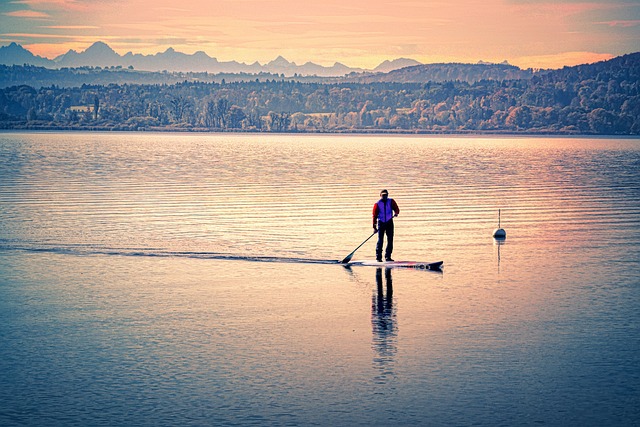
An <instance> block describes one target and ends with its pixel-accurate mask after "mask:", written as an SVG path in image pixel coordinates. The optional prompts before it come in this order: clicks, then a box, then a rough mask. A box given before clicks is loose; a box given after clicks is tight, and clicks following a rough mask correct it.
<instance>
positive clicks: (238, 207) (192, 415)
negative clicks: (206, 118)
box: [0, 133, 640, 426]
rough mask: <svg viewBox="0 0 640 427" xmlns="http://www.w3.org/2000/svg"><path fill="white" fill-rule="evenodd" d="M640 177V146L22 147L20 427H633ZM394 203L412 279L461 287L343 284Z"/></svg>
mask: <svg viewBox="0 0 640 427" xmlns="http://www.w3.org/2000/svg"><path fill="white" fill-rule="evenodd" d="M639 167H640V144H639V143H638V140H637V139H606V138H600V139H590V138H540V137H538V138H525V137H522V138H515V137H499V138H495V137H402V136H336V135H332V136H312V135H243V134H232V135H225V134H213V135H212V134H206V135H183V134H149V133H142V134H133V133H131V134H129V133H126V134H94V133H38V134H33V133H2V134H0V224H1V227H0V341H1V342H2V345H0V424H2V425H24V424H27V425H104V424H107V425H159V424H162V425H171V424H180V425H189V424H192V425H389V424H394V425H468V424H479V425H492V426H493V425H531V424H545V425H634V424H637V422H638V419H640V410H638V408H639V407H640V398H639V396H640V390H639V388H640V331H639V323H640V309H639V307H640V304H639V303H640V283H639V281H638V278H639V277H640V262H639V260H640V204H639V203H638V200H640V173H639V172H638V171H639V170H640V168H639ZM382 188H387V189H388V190H389V193H390V196H391V197H392V198H395V199H396V200H397V202H398V204H399V206H400V210H401V212H400V216H399V218H398V219H397V220H396V249H395V251H394V258H395V259H396V260H419V261H438V260H443V261H444V265H445V269H444V272H443V273H433V272H425V271H415V270H405V269H393V270H386V271H385V270H377V269H375V268H370V267H353V268H352V269H346V268H344V267H342V266H341V265H337V264H336V263H335V261H337V260H340V259H342V258H344V257H345V256H346V255H347V254H349V253H350V252H351V251H352V250H353V249H354V248H355V247H356V246H357V245H358V244H360V243H361V242H362V241H363V240H364V239H365V238H367V237H368V236H369V235H370V234H371V231H372V230H371V208H372V206H373V203H374V202H375V201H376V200H377V198H378V193H379V191H380V190H381V189H382ZM498 209H501V210H502V223H501V226H502V227H503V228H505V229H506V231H507V239H506V240H505V241H504V242H500V244H499V242H496V241H494V240H493V239H492V237H491V233H492V231H493V229H494V228H496V227H497V225H498V224H497V222H498ZM374 245H375V242H374V241H373V239H372V240H371V241H370V242H368V243H367V244H366V245H365V246H363V247H362V248H361V249H360V250H359V251H358V252H357V253H356V256H355V257H354V259H371V258H373V257H374Z"/></svg>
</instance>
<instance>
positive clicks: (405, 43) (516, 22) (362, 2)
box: [0, 0, 640, 69]
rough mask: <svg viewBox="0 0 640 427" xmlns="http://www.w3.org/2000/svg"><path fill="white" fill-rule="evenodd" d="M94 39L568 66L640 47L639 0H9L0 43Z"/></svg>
mask: <svg viewBox="0 0 640 427" xmlns="http://www.w3.org/2000/svg"><path fill="white" fill-rule="evenodd" d="M96 41H102V42H105V43H107V44H108V45H109V46H111V48H113V49H114V50H115V51H116V52H118V53H119V54H121V55H124V54H125V53H127V52H129V51H131V52H133V53H142V54H155V53H158V52H163V51H165V50H166V49H167V48H169V47H172V48H174V49H175V50H177V51H180V52H184V53H188V54H192V53H195V52H197V51H204V52H206V53H207V54H208V55H209V56H211V57H215V58H217V59H218V60H220V61H231V60H236V61H239V62H245V63H253V62H255V61H258V62H260V63H263V64H264V63H266V62H269V61H271V60H273V59H275V58H276V57H277V56H279V55H281V56H284V57H285V58H286V59H288V60H289V61H293V62H296V63H297V64H299V65H300V64H304V63H305V62H308V61H311V62H315V63H317V64H321V65H327V66H330V65H333V63H334V62H340V63H343V64H345V65H347V66H350V67H360V68H367V69H372V68H374V67H376V66H377V65H378V64H380V63H381V62H383V61H385V60H393V59H396V58H412V59H415V60H417V61H420V62H422V63H439V62H463V63H476V62H478V61H481V60H482V61H488V62H502V61H504V60H507V61H508V62H509V63H511V64H514V65H517V66H519V67H521V68H530V67H531V68H561V67H563V66H566V65H567V66H571V65H577V64H584V63H590V62H596V61H600V60H605V59H609V58H612V57H615V56H619V55H623V54H626V53H632V52H637V51H640V0H610V1H593V0H464V1H463V0H460V1H456V0H448V1H440V0H181V1H176V0H171V1H169V0H0V45H8V44H9V43H11V42H16V43H18V44H21V45H22V46H23V47H25V48H27V49H29V50H30V51H31V52H32V53H34V54H36V55H40V56H43V57H47V58H54V57H56V56H58V55H61V54H64V53H66V52H67V51H68V50H69V49H74V50H76V51H83V50H85V49H86V48H88V47H89V46H90V45H91V44H93V43H94V42H96Z"/></svg>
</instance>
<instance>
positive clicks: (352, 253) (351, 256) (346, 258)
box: [340, 231, 378, 264]
mask: <svg viewBox="0 0 640 427" xmlns="http://www.w3.org/2000/svg"><path fill="white" fill-rule="evenodd" d="M376 234H378V232H377V231H374V232H373V234H372V235H371V236H369V237H367V240H365V241H364V242H362V243H360V246H358V247H357V248H355V249H354V250H353V252H351V253H350V254H349V255H347V256H346V257H345V258H344V259H343V260H342V261H340V262H341V263H342V264H346V263H348V262H349V261H351V258H353V255H354V254H355V253H356V251H357V250H358V249H360V247H362V245H364V244H365V243H367V242H368V241H369V239H370V238H372V237H373V236H375V235H376Z"/></svg>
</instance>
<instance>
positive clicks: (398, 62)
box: [373, 58, 422, 73]
mask: <svg viewBox="0 0 640 427" xmlns="http://www.w3.org/2000/svg"><path fill="white" fill-rule="evenodd" d="M414 65H422V63H421V62H418V61H416V60H415V59H410V58H397V59H394V60H392V61H389V60H388V59H387V60H386V61H384V62H383V63H381V64H380V65H378V66H377V67H376V68H374V69H373V71H374V72H376V73H389V72H391V71H395V70H399V69H401V68H406V67H413V66H414Z"/></svg>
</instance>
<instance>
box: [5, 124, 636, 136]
mask: <svg viewBox="0 0 640 427" xmlns="http://www.w3.org/2000/svg"><path fill="white" fill-rule="evenodd" d="M0 132H3V133H4V132H96V133H97V132H105V133H109V132H126V133H129V132H131V133H200V134H204V133H211V134H265V135H274V134H284V135H295V134H301V135H425V136H430V135H434V136H436V135H446V136H531V137H535V136H560V137H616V138H631V139H634V138H640V134H604V133H594V132H592V133H583V132H562V131H551V130H527V131H525V130H523V131H514V130H506V129H505V130H487V131H482V130H469V131H460V130H449V131H448V130H427V129H342V130H340V129H338V130H325V131H322V130H312V131H311V130H289V131H279V132H272V131H263V130H256V129H210V128H200V127H198V128H193V127H190V128H181V127H163V126H150V127H137V128H135V129H131V128H126V127H119V126H28V125H24V126H6V127H5V126H3V125H2V124H1V123H0Z"/></svg>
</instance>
